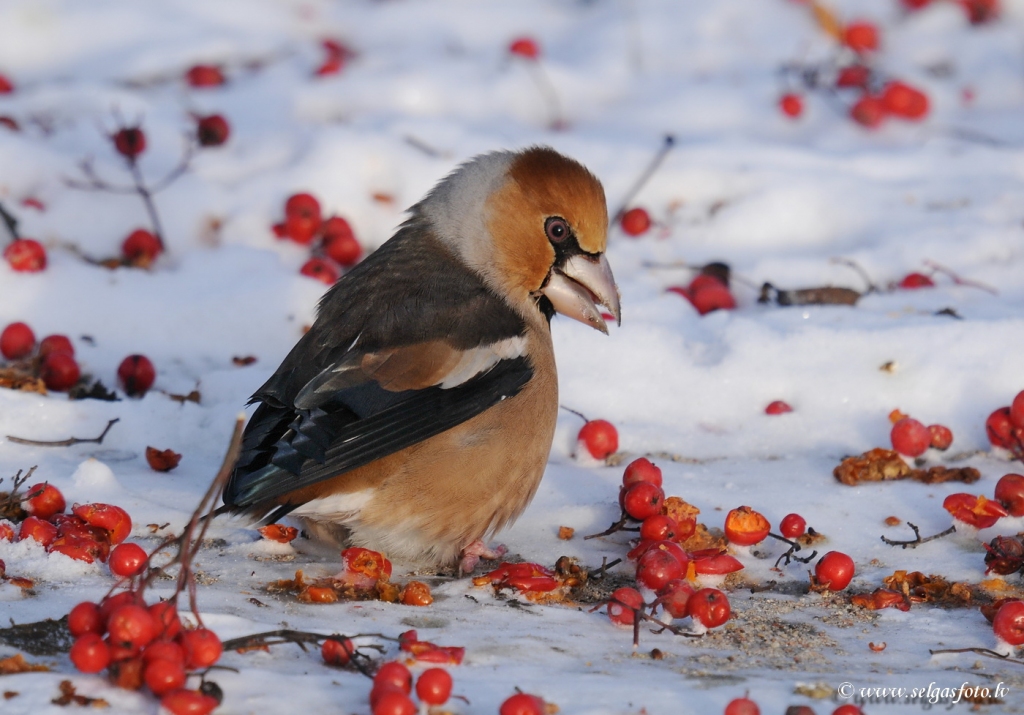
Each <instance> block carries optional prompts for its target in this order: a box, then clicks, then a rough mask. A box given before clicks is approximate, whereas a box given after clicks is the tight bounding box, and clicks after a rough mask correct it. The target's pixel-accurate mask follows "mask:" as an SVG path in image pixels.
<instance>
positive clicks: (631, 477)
mask: <svg viewBox="0 0 1024 715" xmlns="http://www.w3.org/2000/svg"><path fill="white" fill-rule="evenodd" d="M637 482H650V483H651V484H653V485H654V486H656V487H660V486H661V469H659V468H658V467H657V466H656V465H655V464H654V463H653V462H652V461H651V460H649V459H647V458H646V457H640V458H639V459H634V460H633V461H632V462H630V463H629V464H627V465H626V471H625V472H623V473H622V486H624V487H628V486H629V485H631V484H636V483H637Z"/></svg>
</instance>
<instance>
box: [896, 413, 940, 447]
mask: <svg viewBox="0 0 1024 715" xmlns="http://www.w3.org/2000/svg"><path fill="white" fill-rule="evenodd" d="M889 438H890V439H891V440H892V448H893V449H895V450H896V451H897V452H899V453H900V454H903V455H906V456H908V457H919V456H921V455H922V454H924V453H925V450H927V449H928V447H930V446H931V443H932V435H931V432H929V431H928V428H927V427H925V426H924V425H923V424H921V423H920V422H918V421H917V420H915V419H914V418H913V417H904V418H903V419H901V420H899V421H898V422H897V423H896V424H894V425H893V426H892V431H891V432H890V433H889Z"/></svg>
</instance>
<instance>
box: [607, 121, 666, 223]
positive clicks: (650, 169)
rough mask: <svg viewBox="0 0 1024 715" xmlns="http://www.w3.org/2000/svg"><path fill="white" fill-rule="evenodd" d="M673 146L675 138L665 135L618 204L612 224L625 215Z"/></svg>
mask: <svg viewBox="0 0 1024 715" xmlns="http://www.w3.org/2000/svg"><path fill="white" fill-rule="evenodd" d="M675 144H676V138H675V137H674V136H672V135H671V134H666V135H665V138H664V140H662V143H661V148H659V149H658V152H657V153H656V154H655V155H654V157H653V158H652V159H651V163H649V164H648V165H647V168H646V169H644V171H643V173H642V174H640V176H639V177H637V180H636V181H635V182H634V183H633V185H632V186H631V187H630V189H629V191H627V192H626V195H625V196H624V197H623V198H622V203H620V204H619V208H618V210H616V212H615V213H614V214H613V215H612V222H613V223H614V222H616V221H618V220H619V219H620V218H622V214H624V213H626V208H627V207H628V206H629V204H630V203H631V202H632V201H633V199H635V198H636V195H637V194H639V193H640V190H641V189H642V188H644V186H645V185H646V184H647V182H648V181H650V179H651V177H652V176H654V172H656V171H657V170H658V167H659V166H661V162H663V161H665V157H666V156H668V153H669V152H670V151H672V147H674V146H675Z"/></svg>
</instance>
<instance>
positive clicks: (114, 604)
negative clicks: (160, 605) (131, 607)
mask: <svg viewBox="0 0 1024 715" xmlns="http://www.w3.org/2000/svg"><path fill="white" fill-rule="evenodd" d="M128 604H135V605H143V600H142V599H141V598H139V595H138V594H137V593H135V592H134V591H121V592H120V593H115V594H114V595H113V596H107V597H106V598H104V599H103V600H102V601H100V618H102V619H103V628H104V630H106V627H107V621H109V620H110V616H111V614H112V613H113V612H114V611H116V610H117V609H118V608H120V607H121V606H126V605H128Z"/></svg>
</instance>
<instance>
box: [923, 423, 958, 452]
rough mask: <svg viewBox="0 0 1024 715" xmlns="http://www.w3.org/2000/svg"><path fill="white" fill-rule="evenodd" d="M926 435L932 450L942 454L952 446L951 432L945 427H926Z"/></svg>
mask: <svg viewBox="0 0 1024 715" xmlns="http://www.w3.org/2000/svg"><path fill="white" fill-rule="evenodd" d="M928 434H929V435H931V446H932V447H933V448H934V449H937V450H940V451H942V452H944V451H946V450H947V449H949V447H950V445H952V444H953V431H952V430H951V429H950V428H949V427H946V426H945V425H928Z"/></svg>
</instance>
